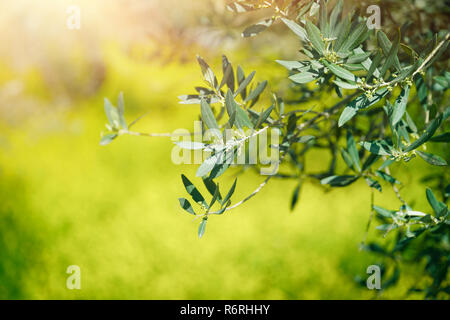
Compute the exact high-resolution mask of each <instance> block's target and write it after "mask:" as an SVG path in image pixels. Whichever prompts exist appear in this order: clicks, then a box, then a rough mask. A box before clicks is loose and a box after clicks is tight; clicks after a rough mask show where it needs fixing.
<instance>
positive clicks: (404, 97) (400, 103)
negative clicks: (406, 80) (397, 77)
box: [392, 86, 409, 126]
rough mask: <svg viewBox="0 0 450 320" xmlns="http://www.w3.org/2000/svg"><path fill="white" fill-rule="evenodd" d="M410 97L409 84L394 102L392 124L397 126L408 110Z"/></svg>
mask: <svg viewBox="0 0 450 320" xmlns="http://www.w3.org/2000/svg"><path fill="white" fill-rule="evenodd" d="M408 97H409V86H406V87H405V88H403V89H402V92H401V93H400V95H399V96H398V98H397V100H395V103H394V112H393V114H392V125H393V126H395V125H396V124H397V123H398V122H399V121H400V119H401V118H402V117H403V115H404V114H405V111H406V105H407V103H408Z"/></svg>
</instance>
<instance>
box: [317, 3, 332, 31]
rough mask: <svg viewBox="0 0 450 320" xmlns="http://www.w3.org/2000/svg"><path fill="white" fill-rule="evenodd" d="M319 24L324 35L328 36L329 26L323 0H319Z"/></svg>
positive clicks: (325, 5)
mask: <svg viewBox="0 0 450 320" xmlns="http://www.w3.org/2000/svg"><path fill="white" fill-rule="evenodd" d="M319 26H320V30H321V31H322V34H323V35H324V37H326V38H328V36H329V33H330V26H329V25H328V10H327V4H326V3H325V1H324V0H320V11H319Z"/></svg>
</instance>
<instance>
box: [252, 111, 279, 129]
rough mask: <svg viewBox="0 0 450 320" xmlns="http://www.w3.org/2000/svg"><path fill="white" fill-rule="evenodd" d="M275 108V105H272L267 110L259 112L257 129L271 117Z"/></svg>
mask: <svg viewBox="0 0 450 320" xmlns="http://www.w3.org/2000/svg"><path fill="white" fill-rule="evenodd" d="M274 108H275V106H274V105H271V106H270V107H269V108H267V110H265V111H263V112H261V113H260V114H259V118H258V121H257V122H256V125H255V128H256V129H257V128H259V127H260V126H262V124H263V123H264V121H266V120H267V118H269V116H270V114H271V112H272V110H273V109H274Z"/></svg>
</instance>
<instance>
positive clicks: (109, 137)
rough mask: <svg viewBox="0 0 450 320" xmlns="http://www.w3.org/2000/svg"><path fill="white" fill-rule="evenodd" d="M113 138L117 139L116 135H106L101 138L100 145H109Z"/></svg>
mask: <svg viewBox="0 0 450 320" xmlns="http://www.w3.org/2000/svg"><path fill="white" fill-rule="evenodd" d="M115 138H117V134H113V133H107V134H105V135H104V136H103V137H102V138H101V140H100V145H101V146H106V145H108V144H110V143H111V142H112V141H113V140H114V139H115Z"/></svg>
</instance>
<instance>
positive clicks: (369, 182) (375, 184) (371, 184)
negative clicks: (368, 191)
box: [365, 177, 382, 192]
mask: <svg viewBox="0 0 450 320" xmlns="http://www.w3.org/2000/svg"><path fill="white" fill-rule="evenodd" d="M365 180H366V183H367V185H368V186H369V187H371V188H374V189H377V190H378V191H380V192H381V191H382V188H381V185H380V183H379V182H378V181H377V180H374V179H372V178H370V177H366V178H365Z"/></svg>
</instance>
